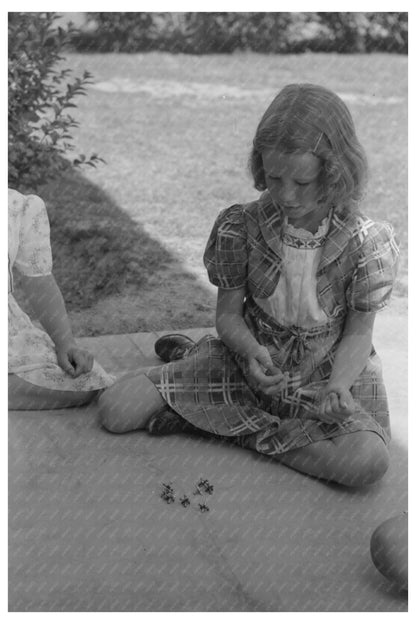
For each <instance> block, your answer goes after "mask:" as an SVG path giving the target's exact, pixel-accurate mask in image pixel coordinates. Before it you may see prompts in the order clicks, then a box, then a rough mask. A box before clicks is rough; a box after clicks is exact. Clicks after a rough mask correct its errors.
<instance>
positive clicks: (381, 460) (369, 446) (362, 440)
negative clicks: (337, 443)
mask: <svg viewBox="0 0 416 624" xmlns="http://www.w3.org/2000/svg"><path fill="white" fill-rule="evenodd" d="M349 435H352V436H354V439H353V440H352V439H351V442H352V444H351V447H350V452H349V454H348V457H347V459H348V460H349V461H347V462H346V463H345V464H344V466H346V468H345V470H344V471H343V474H342V475H341V478H340V479H339V481H340V482H341V483H342V484H343V485H346V486H350V487H362V486H365V485H371V484H372V483H376V482H377V481H379V480H380V479H381V478H382V477H383V476H384V474H385V473H386V471H387V469H388V467H389V453H388V450H387V447H386V445H385V443H384V442H383V440H382V439H381V438H380V436H379V435H378V434H376V433H373V432H371V431H362V432H358V433H357V434H349Z"/></svg>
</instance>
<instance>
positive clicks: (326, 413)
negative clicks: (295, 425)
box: [318, 384, 355, 424]
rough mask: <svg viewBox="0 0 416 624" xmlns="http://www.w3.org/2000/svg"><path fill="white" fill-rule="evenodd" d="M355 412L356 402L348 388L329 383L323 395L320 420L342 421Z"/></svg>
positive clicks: (328, 421) (329, 421) (319, 410)
mask: <svg viewBox="0 0 416 624" xmlns="http://www.w3.org/2000/svg"><path fill="white" fill-rule="evenodd" d="M354 412H355V402H354V399H353V397H352V394H351V392H350V391H349V390H348V388H345V387H344V386H340V385H337V386H335V385H331V384H328V386H327V387H326V388H325V390H324V391H323V393H322V396H321V402H320V405H319V408H318V416H319V420H322V421H323V422H326V423H329V424H331V423H341V422H343V421H344V420H345V418H346V417H347V416H351V414H353V413H354Z"/></svg>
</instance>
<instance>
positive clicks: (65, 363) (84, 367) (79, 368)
mask: <svg viewBox="0 0 416 624" xmlns="http://www.w3.org/2000/svg"><path fill="white" fill-rule="evenodd" d="M57 358H58V364H59V366H60V367H61V368H62V369H63V370H64V371H65V372H66V373H68V375H71V377H79V376H80V375H83V374H84V373H89V372H90V370H91V369H92V367H93V364H94V358H93V356H92V355H91V354H90V353H88V351H84V349H79V348H78V347H75V346H73V347H67V348H61V349H58V350H57Z"/></svg>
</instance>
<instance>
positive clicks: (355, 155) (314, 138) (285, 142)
mask: <svg viewBox="0 0 416 624" xmlns="http://www.w3.org/2000/svg"><path fill="white" fill-rule="evenodd" d="M270 148H273V149H276V150H278V151H281V152H283V153H294V152H297V153H306V152H309V153H312V154H314V155H315V156H318V157H319V158H320V159H321V160H322V164H323V166H322V172H321V181H320V182H321V185H322V201H328V202H331V203H332V204H335V205H336V206H345V205H347V206H352V205H353V204H354V203H355V202H356V201H357V200H358V199H360V197H361V196H362V193H363V190H364V187H365V184H366V181H367V174H368V166H367V158H366V155H365V152H364V150H363V148H362V146H361V144H360V142H359V141H358V139H357V135H356V132H355V127H354V122H353V120H352V117H351V114H350V112H349V110H348V108H347V106H346V105H345V104H344V102H343V101H342V100H341V98H339V97H338V96H337V95H336V94H335V93H333V92H332V91H330V90H329V89H326V88H325V87H321V86H319V85H313V84H290V85H287V86H286V87H284V88H283V89H282V90H281V91H280V92H279V93H278V95H277V96H276V97H275V99H274V100H273V102H272V103H271V104H270V106H269V107H268V109H267V110H266V112H265V113H264V115H263V117H262V119H261V121H260V123H259V125H258V127H257V131H256V134H255V137H254V140H253V149H252V151H251V154H250V160H249V167H250V170H251V173H252V176H253V179H254V186H255V188H256V189H257V190H259V191H264V190H266V179H265V175H264V168H263V160H262V153H263V152H264V150H266V149H270Z"/></svg>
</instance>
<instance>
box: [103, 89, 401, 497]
mask: <svg viewBox="0 0 416 624" xmlns="http://www.w3.org/2000/svg"><path fill="white" fill-rule="evenodd" d="M250 166H251V172H252V176H253V179H254V186H255V188H256V189H258V190H259V191H261V192H262V193H261V195H260V197H259V199H257V200H256V201H252V202H250V203H246V204H235V205H233V206H231V207H229V208H226V209H225V210H223V211H222V212H220V214H219V215H218V218H217V220H216V222H215V224H214V227H213V230H212V232H211V235H210V237H209V240H208V243H207V246H206V249H205V254H204V262H205V266H206V268H207V271H208V276H209V279H210V281H211V282H212V283H213V284H215V285H216V286H217V287H218V301H217V314H216V328H217V332H218V337H214V336H205V337H204V338H203V339H202V340H200V341H198V342H197V343H196V344H194V343H193V342H192V341H191V340H189V339H187V338H186V337H183V336H180V335H179V336H178V335H171V336H168V337H165V338H162V339H159V341H158V342H157V344H156V352H157V353H158V354H159V355H160V356H161V357H162V359H164V360H165V362H166V364H164V365H161V366H157V367H153V368H151V369H150V370H148V371H147V372H146V373H139V372H138V373H137V374H132V375H130V376H129V377H126V378H124V379H121V380H120V381H118V382H117V383H116V384H114V385H113V386H112V387H111V388H109V389H108V390H106V391H105V392H104V393H103V394H102V396H101V397H100V400H99V407H100V411H101V419H102V423H103V425H104V426H105V427H106V428H107V429H109V430H110V431H113V432H125V431H130V430H133V429H143V428H144V429H147V430H148V431H149V432H150V433H154V434H163V433H173V432H180V431H184V432H186V431H195V430H199V431H201V432H205V433H206V434H210V435H217V436H220V437H222V438H224V437H226V438H230V439H234V441H236V442H237V443H239V444H241V445H242V446H244V447H248V448H250V449H254V450H256V451H257V452H259V453H262V454H265V455H268V456H271V457H273V458H275V459H276V460H278V461H280V462H282V463H283V464H286V465H288V466H291V467H292V468H294V469H296V470H299V471H301V472H303V473H306V474H309V475H313V476H315V477H318V478H321V479H324V480H332V481H335V482H338V483H341V484H344V485H347V486H362V485H367V484H370V483H373V482H375V481H377V480H378V479H380V478H381V477H382V476H383V474H384V473H385V471H386V469H387V467H388V461H389V455H388V450H387V444H388V440H389V414H388V406H387V398H386V392H385V387H384V384H383V380H382V374H381V367H380V361H379V358H378V356H377V355H376V353H375V351H374V348H373V346H372V331H373V323H374V318H375V315H376V312H377V311H378V310H381V309H382V308H384V307H385V306H386V304H387V301H388V299H389V297H390V294H391V291H392V286H393V281H394V277H395V273H396V264H397V258H398V249H397V245H396V242H395V239H394V236H393V232H392V228H391V227H390V225H388V224H386V223H377V222H374V221H372V220H371V219H369V218H367V217H366V216H364V215H363V214H362V213H361V212H360V211H359V209H358V200H359V199H360V198H361V196H362V192H363V188H364V184H365V180H366V174H367V163H366V157H365V154H364V151H363V148H362V147H361V145H360V143H359V141H358V139H357V136H356V132H355V128H354V124H353V120H352V118H351V115H350V112H349V110H348V108H347V107H346V105H345V104H344V103H343V101H342V100H341V99H340V98H339V97H338V96H337V95H336V94H335V93H333V92H331V91H329V90H328V89H326V88H324V87H321V86H316V85H312V84H291V85H288V86H286V87H285V88H284V89H283V90H282V91H281V92H280V93H279V94H278V95H277V97H276V98H275V99H274V100H273V102H272V103H271V104H270V106H269V107H268V109H267V110H266V112H265V113H264V115H263V117H262V119H261V121H260V123H259V126H258V128H257V131H256V134H255V137H254V142H253V148H252V152H251V157H250Z"/></svg>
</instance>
